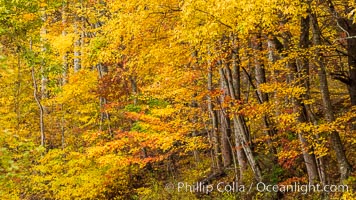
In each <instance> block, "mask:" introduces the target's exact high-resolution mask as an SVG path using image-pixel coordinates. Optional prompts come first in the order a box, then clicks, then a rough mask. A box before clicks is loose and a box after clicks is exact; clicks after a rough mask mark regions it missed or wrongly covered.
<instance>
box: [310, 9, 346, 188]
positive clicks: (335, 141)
mask: <svg viewBox="0 0 356 200" xmlns="http://www.w3.org/2000/svg"><path fill="white" fill-rule="evenodd" d="M309 16H310V22H311V25H312V32H313V43H314V45H316V46H317V45H321V44H322V43H321V32H320V28H319V25H318V21H317V18H316V14H315V13H309ZM315 55H316V65H317V67H318V76H319V81H320V92H321V96H322V102H323V107H324V114H325V117H326V119H327V121H328V122H330V123H331V122H333V121H334V120H335V116H334V113H333V111H332V106H331V99H330V94H329V88H328V82H327V77H326V67H325V64H324V61H323V58H322V55H321V53H320V51H319V50H318V49H316V50H315ZM331 143H332V146H333V148H334V151H335V153H336V159H337V162H338V166H339V172H340V181H343V180H345V179H346V178H347V177H348V176H349V175H350V173H351V171H352V167H351V165H350V163H349V162H348V160H347V158H346V154H345V151H344V149H343V145H342V141H341V138H340V135H339V133H338V132H336V131H333V132H332V133H331Z"/></svg>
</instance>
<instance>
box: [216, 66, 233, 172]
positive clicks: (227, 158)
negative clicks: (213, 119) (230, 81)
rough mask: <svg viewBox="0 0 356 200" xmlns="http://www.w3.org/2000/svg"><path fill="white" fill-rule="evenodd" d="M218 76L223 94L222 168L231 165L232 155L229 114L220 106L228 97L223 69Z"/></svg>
mask: <svg viewBox="0 0 356 200" xmlns="http://www.w3.org/2000/svg"><path fill="white" fill-rule="evenodd" d="M219 74H220V86H221V90H222V92H223V94H222V95H221V96H220V106H221V108H220V119H221V120H220V122H221V123H220V124H221V126H220V127H221V152H222V158H223V162H224V167H227V166H229V165H231V163H232V153H231V147H230V137H231V126H230V118H229V113H227V111H226V109H225V108H224V107H223V106H222V105H224V101H225V97H226V96H227V95H228V93H229V92H228V90H229V89H228V86H227V84H226V83H225V81H224V80H226V78H225V74H224V70H223V68H220V69H219Z"/></svg>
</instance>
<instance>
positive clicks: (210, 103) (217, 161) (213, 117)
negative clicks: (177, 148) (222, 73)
mask: <svg viewBox="0 0 356 200" xmlns="http://www.w3.org/2000/svg"><path fill="white" fill-rule="evenodd" d="M208 66H209V69H208V91H209V92H210V94H209V95H208V109H209V112H210V115H211V120H212V131H211V132H212V134H211V135H212V139H213V141H212V144H213V149H214V156H215V165H216V169H213V170H214V171H215V170H216V171H218V172H219V171H222V158H221V152H220V141H219V132H218V130H219V129H218V128H219V127H218V116H217V111H216V110H215V109H214V104H213V101H212V98H211V93H212V92H213V70H212V66H211V63H210V61H209V60H208Z"/></svg>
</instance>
